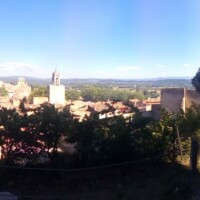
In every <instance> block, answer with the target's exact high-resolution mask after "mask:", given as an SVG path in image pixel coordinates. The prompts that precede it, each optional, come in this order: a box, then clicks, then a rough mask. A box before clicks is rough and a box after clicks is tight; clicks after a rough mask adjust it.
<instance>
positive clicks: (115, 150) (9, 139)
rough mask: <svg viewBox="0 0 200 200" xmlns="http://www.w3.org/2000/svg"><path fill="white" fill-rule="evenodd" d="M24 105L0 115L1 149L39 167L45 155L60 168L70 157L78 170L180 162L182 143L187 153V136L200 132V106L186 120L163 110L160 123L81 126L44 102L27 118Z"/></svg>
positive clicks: (137, 119)
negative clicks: (70, 147)
mask: <svg viewBox="0 0 200 200" xmlns="http://www.w3.org/2000/svg"><path fill="white" fill-rule="evenodd" d="M24 103H25V100H23V101H22V102H21V107H20V108H21V113H20V114H19V113H18V112H17V111H16V110H15V109H11V110H8V109H6V108H2V109H1V110H0V127H1V129H0V145H1V147H2V148H3V156H4V159H5V160H6V161H7V162H11V161H13V162H17V160H23V161H25V160H28V162H30V163H34V162H37V160H38V159H39V158H40V157H41V156H44V155H46V156H47V157H48V158H49V161H50V162H51V163H56V160H58V158H59V156H60V155H66V154H67V156H65V158H64V157H63V159H64V160H66V162H68V165H70V166H73V165H75V166H76V167H77V166H91V165H97V164H108V163H109V164H110V163H117V162H125V161H129V160H141V159H143V158H147V157H154V156H161V157H162V158H167V159H170V160H173V161H175V160H176V158H177V156H179V155H180V142H181V148H182V147H184V148H185V149H187V150H186V151H187V152H185V153H188V142H187V138H188V137H187V134H186V132H188V133H195V134H197V133H198V130H199V121H198V119H200V118H199V117H200V111H199V110H200V108H199V107H197V106H196V105H193V106H192V107H191V111H189V112H188V114H186V116H183V115H180V116H174V114H173V113H172V114H169V113H167V112H166V111H164V110H163V111H162V115H161V119H160V120H159V121H152V119H150V118H144V117H142V115H141V113H140V112H135V114H134V115H133V117H132V118H129V119H125V118H123V117H121V116H116V117H112V118H106V119H101V120H99V119H98V116H97V115H95V114H94V115H91V116H90V117H86V118H85V119H84V120H83V121H82V122H79V121H78V120H76V119H74V117H73V116H72V114H71V113H70V108H69V107H65V108H60V109H58V108H56V107H55V106H54V105H52V104H48V103H45V104H43V105H41V107H39V108H36V109H34V110H32V114H31V115H28V113H27V110H26V109H25V107H24ZM185 126H186V127H187V128H185V131H184V130H183V129H184V127H185ZM178 127H180V138H178V134H177V128H178ZM190 136H191V134H190ZM179 140H180V141H179ZM61 141H62V145H64V143H65V145H66V146H67V145H69V144H71V145H75V151H74V152H73V153H69V152H70V151H69V152H68V151H67V149H66V150H65V151H64V152H62V153H59V148H60V147H61V146H60V145H61Z"/></svg>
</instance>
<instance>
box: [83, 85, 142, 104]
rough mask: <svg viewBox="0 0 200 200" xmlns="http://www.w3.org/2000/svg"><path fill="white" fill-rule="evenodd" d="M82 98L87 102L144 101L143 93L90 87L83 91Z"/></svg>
mask: <svg viewBox="0 0 200 200" xmlns="http://www.w3.org/2000/svg"><path fill="white" fill-rule="evenodd" d="M81 96H82V98H83V99H84V100H85V101H107V100H108V99H109V100H114V101H127V100H129V99H133V98H136V99H144V98H145V96H144V95H143V93H142V92H138V91H135V92H132V91H128V90H114V89H106V88H100V87H94V86H89V87H85V88H84V89H82V91H81Z"/></svg>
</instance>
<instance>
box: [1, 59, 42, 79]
mask: <svg viewBox="0 0 200 200" xmlns="http://www.w3.org/2000/svg"><path fill="white" fill-rule="evenodd" d="M0 73H1V75H3V76H36V77H41V76H43V75H44V74H46V73H45V71H44V70H42V68H41V67H39V66H36V65H33V64H30V63H25V62H17V61H15V62H13V61H12V62H5V63H0Z"/></svg>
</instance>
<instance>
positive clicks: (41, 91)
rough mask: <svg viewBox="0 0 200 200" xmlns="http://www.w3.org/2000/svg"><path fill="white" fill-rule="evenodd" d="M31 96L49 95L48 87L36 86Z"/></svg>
mask: <svg viewBox="0 0 200 200" xmlns="http://www.w3.org/2000/svg"><path fill="white" fill-rule="evenodd" d="M31 97H47V87H46V86H35V87H34V88H33V90H32V92H31Z"/></svg>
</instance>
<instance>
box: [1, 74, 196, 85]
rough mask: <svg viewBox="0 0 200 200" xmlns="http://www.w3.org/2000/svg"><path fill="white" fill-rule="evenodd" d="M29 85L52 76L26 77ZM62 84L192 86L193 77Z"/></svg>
mask: <svg viewBox="0 0 200 200" xmlns="http://www.w3.org/2000/svg"><path fill="white" fill-rule="evenodd" d="M25 79H26V82H27V83H28V84H29V85H48V84H50V83H51V79H50V78H35V77H28V76H27V77H25ZM0 80H1V81H4V82H7V83H12V84H16V83H17V81H18V76H7V77H0ZM61 84H64V85H66V86H72V85H92V84H95V85H96V84H100V85H113V86H115V85H118V86H119V85H125V86H126V85H128V86H131V85H141V84H142V85H147V86H154V87H192V85H191V77H165V78H163V77H162V78H148V79H97V78H85V79H83V78H69V79H61Z"/></svg>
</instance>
